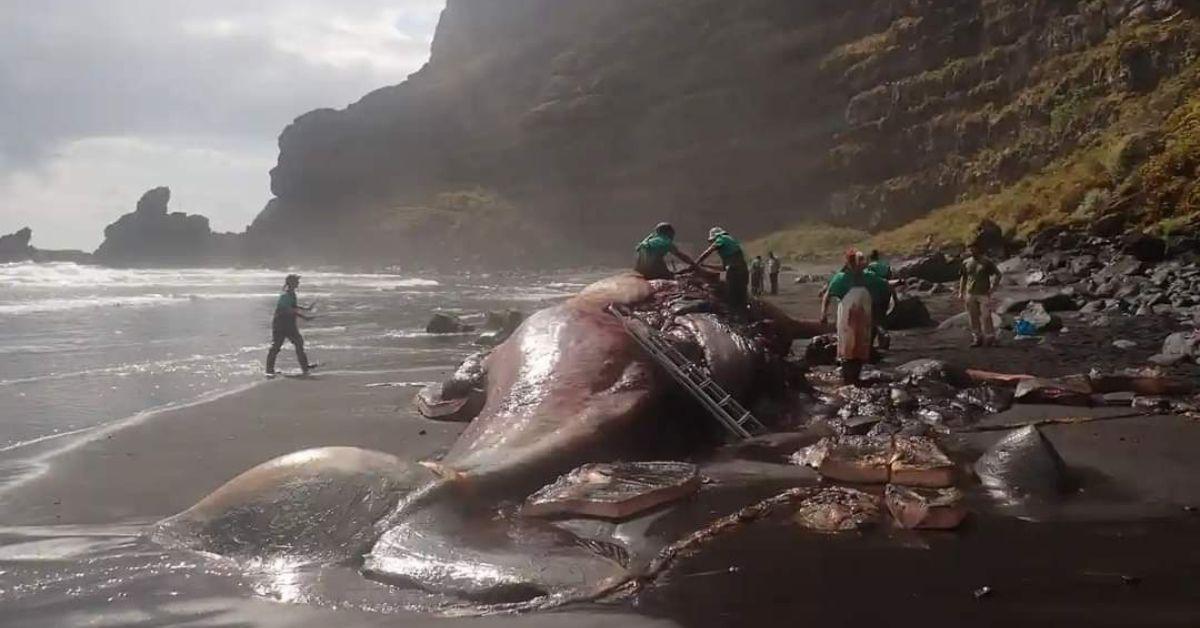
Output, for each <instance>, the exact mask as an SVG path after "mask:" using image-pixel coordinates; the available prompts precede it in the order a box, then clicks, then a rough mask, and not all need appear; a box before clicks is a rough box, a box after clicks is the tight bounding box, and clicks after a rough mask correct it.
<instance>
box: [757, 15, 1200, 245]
mask: <svg viewBox="0 0 1200 628" xmlns="http://www.w3.org/2000/svg"><path fill="white" fill-rule="evenodd" d="M1195 26H1196V23H1195V20H1194V19H1188V18H1187V16H1186V15H1184V14H1183V13H1182V12H1181V13H1178V14H1173V15H1172V16H1170V17H1169V18H1167V19H1164V20H1160V21H1154V22H1152V23H1147V24H1135V25H1129V26H1123V27H1121V28H1116V29H1113V30H1111V31H1110V32H1109V34H1108V36H1107V37H1106V38H1105V39H1104V40H1103V41H1102V42H1099V43H1098V44H1097V45H1094V46H1091V47H1087V48H1083V49H1081V50H1078V51H1075V52H1071V53H1069V54H1063V55H1060V56H1058V57H1054V58H1052V59H1049V60H1047V61H1045V62H1043V63H1042V64H1041V65H1040V66H1037V67H1035V68H1034V69H1033V70H1031V72H1030V74H1031V78H1030V79H1029V80H1028V81H1027V82H1026V83H1025V84H1024V86H1023V87H1022V89H1021V90H1019V91H1018V92H1016V93H1015V94H1014V95H1013V96H1012V97H1011V98H1008V99H1005V100H1004V101H995V102H987V101H984V104H983V105H982V106H980V107H978V108H975V109H973V110H972V109H971V108H969V107H964V106H963V105H962V104H960V105H957V107H958V108H957V110H955V111H950V112H941V113H938V114H937V115H931V114H932V113H936V109H935V110H928V106H927V105H926V110H922V111H920V112H919V114H920V115H913V112H912V110H910V111H907V112H903V115H907V116H908V120H910V121H911V122H913V123H914V124H916V125H917V127H914V128H918V127H919V129H920V132H921V133H923V134H931V133H934V129H935V128H937V125H938V124H941V121H944V120H946V119H948V118H953V117H957V118H958V119H959V120H960V122H959V123H958V125H957V126H953V125H951V126H950V127H947V128H950V129H951V130H954V131H956V132H958V133H959V134H960V135H959V139H958V140H956V141H955V142H952V143H951V144H949V145H948V146H951V147H952V148H948V149H947V150H946V152H945V154H944V155H942V156H941V157H939V159H942V160H943V161H942V162H941V163H939V164H938V165H937V166H936V167H935V168H934V169H933V170H932V171H934V172H936V173H937V177H940V178H939V179H938V180H939V181H944V180H946V178H947V177H950V178H952V179H953V180H956V181H959V182H965V183H964V184H961V185H958V184H956V185H957V189H958V192H957V193H956V196H955V197H954V198H951V199H949V200H948V201H947V202H944V203H939V202H937V199H938V195H937V194H919V193H917V192H915V191H914V190H920V189H922V188H921V186H922V185H925V184H926V183H927V182H926V181H924V180H923V179H921V175H920V174H919V173H918V174H915V175H914V174H904V175H901V176H899V177H896V178H894V179H891V180H889V181H887V182H886V183H885V184H884V185H882V186H881V189H883V190H884V191H885V192H886V193H884V192H880V193H874V192H872V193H870V194H867V193H863V192H862V190H861V189H860V190H859V192H860V193H861V194H860V195H859V196H857V197H855V199H856V202H863V203H866V205H865V206H864V207H862V208H860V210H859V211H857V212H855V213H854V214H853V216H854V217H855V218H857V220H856V221H854V222H849V223H847V224H851V225H852V226H866V225H867V224H868V223H869V221H868V220H864V219H863V217H864V216H888V215H894V214H895V212H894V211H893V210H894V207H892V206H891V205H890V204H889V201H891V200H894V199H902V200H904V201H906V202H908V201H912V200H914V199H922V198H924V199H926V203H927V204H925V205H924V206H923V207H918V208H917V209H918V210H919V211H915V212H912V208H906V209H905V210H904V211H905V212H911V213H915V217H914V218H913V219H911V220H908V221H906V222H905V223H904V224H902V225H900V226H893V227H891V228H884V229H881V230H879V231H877V232H875V233H874V234H873V235H871V236H869V237H867V236H866V235H864V237H862V238H861V239H860V240H859V241H858V242H857V244H859V245H860V246H862V247H866V248H879V249H881V250H887V251H891V252H905V251H910V250H915V249H918V248H919V247H920V246H921V244H922V243H923V242H924V241H925V239H926V238H927V237H928V236H933V238H934V240H935V241H938V242H962V241H964V240H965V239H966V238H968V237H969V236H970V234H971V233H972V231H973V230H974V229H975V227H976V226H977V225H978V224H979V222H980V221H981V220H983V219H990V220H994V221H995V222H997V223H998V224H1000V226H1001V227H1002V228H1004V229H1005V230H1006V231H1007V232H1009V233H1012V234H1014V235H1017V236H1019V237H1027V236H1029V235H1031V234H1033V233H1036V232H1037V231H1039V230H1042V229H1044V228H1046V227H1050V226H1054V225H1070V226H1074V227H1077V228H1083V229H1088V228H1092V227H1094V226H1095V225H1098V224H1103V225H1106V226H1107V228H1109V229H1113V228H1115V229H1118V230H1124V229H1140V230H1146V231H1150V232H1156V233H1160V234H1172V233H1179V232H1181V231H1185V230H1190V231H1194V230H1196V229H1198V228H1200V187H1198V186H1197V180H1198V178H1200V61H1198V60H1197V59H1198V58H1200V55H1198V54H1196V48H1197V41H1198V36H1197V32H1196V31H1197V29H1196V28H1195ZM895 38H896V35H895V34H894V33H893V34H890V35H888V36H887V37H885V38H883V39H875V40H867V41H864V42H863V43H862V44H861V45H859V46H858V47H851V48H848V49H843V50H840V51H839V52H838V54H839V55H841V56H849V57H850V58H851V60H852V61H853V60H858V61H856V62H857V63H862V62H863V61H861V58H871V55H878V54H880V53H879V52H878V50H879V42H880V41H885V42H886V41H893V40H895ZM867 44H871V45H867ZM963 63H964V62H963V61H962V60H954V61H950V62H949V63H948V64H947V65H946V66H944V67H941V68H935V69H932V70H929V71H927V72H925V73H924V74H921V75H917V76H916V77H915V78H912V79H908V81H909V82H910V83H920V84H923V85H925V84H928V85H935V86H940V85H942V83H943V82H944V80H945V79H944V78H937V79H936V80H934V79H932V78H929V76H930V74H931V73H932V74H937V75H943V74H945V73H947V72H952V73H959V72H962V71H963V70H962V65H963ZM903 89H905V88H904V87H902V86H901V87H897V88H896V90H897V91H896V94H895V95H894V96H893V98H895V99H899V100H900V101H904V99H905V98H906V97H905V96H904V95H903ZM943 96H944V94H941V93H939V92H938V91H937V90H936V89H934V90H933V91H932V92H930V96H929V97H930V98H933V99H939V98H942V97H943ZM926 102H927V103H928V102H931V101H926ZM888 115H890V116H893V117H900V116H901V115H902V113H897V112H894V111H892V112H891V113H889V114H888ZM965 121H977V122H972V123H971V124H966V123H965ZM1014 121H1015V122H1014ZM972 124H974V125H976V126H977V127H978V128H981V129H984V131H983V135H982V136H981V139H977V140H976V141H975V142H974V143H973V144H971V145H972V146H973V148H972V149H971V150H970V152H968V151H967V150H965V149H964V147H965V146H967V144H964V140H965V139H967V138H965V137H964V136H963V135H962V134H965V133H971V132H972V131H971V129H972V128H973V127H972V126H971V125H972ZM943 126H944V125H943ZM998 129H1003V131H998ZM975 132H976V133H979V132H980V131H978V129H976V131H975ZM854 136H855V134H853V133H852V134H849V135H848V137H854ZM898 137H900V136H898ZM907 137H910V138H911V137H913V134H912V133H909V135H908V136H907ZM998 138H1000V139H998ZM873 139H874V141H876V142H881V141H884V140H882V139H880V138H879V137H875V138H873ZM930 139H931V140H933V139H935V138H934V137H933V136H930ZM847 141H848V140H847ZM895 141H896V139H895V138H891V139H886V143H885V144H886V146H887V147H888V148H889V150H893V149H894V150H899V151H900V152H901V154H904V152H905V151H911V152H912V153H913V156H912V160H913V161H914V162H915V161H919V160H920V159H921V154H920V153H921V152H922V151H923V150H925V151H927V150H928V149H929V147H928V145H925V146H921V145H917V146H902V145H901V146H895V145H892V144H891V143H890V142H895ZM943 143H944V142H943ZM879 148H880V146H879V145H877V146H876V147H874V148H873V149H870V150H867V149H864V151H865V152H864V154H870V153H871V150H879ZM854 152H855V151H851V150H850V149H849V148H847V144H845V143H844V144H843V146H839V147H838V148H837V149H835V150H834V151H833V153H832V157H833V158H834V162H835V165H837V164H840V165H842V166H845V165H846V164H845V163H844V162H838V161H837V159H838V158H842V157H844V156H845V155H847V154H850V153H854ZM935 187H936V186H935ZM864 199H866V200H865V201H864ZM872 204H873V205H872ZM843 219H844V218H843ZM837 221H838V220H837V217H836V215H835V220H834V222H837ZM1114 225H1115V227H1114ZM831 229H832V228H814V227H813V226H812V225H811V224H804V225H801V226H798V227H796V228H793V229H789V230H785V231H783V232H780V233H778V234H775V235H772V236H769V237H768V238H764V239H763V240H762V242H771V243H778V244H779V245H783V246H785V247H786V248H785V250H786V251H787V253H788V254H789V255H790V256H792V257H810V256H829V255H833V254H836V253H838V252H840V250H841V249H843V248H844V246H845V245H846V244H847V242H846V240H847V239H849V238H848V236H844V233H845V232H838V231H833V233H839V234H840V235H842V236H843V237H829V238H826V237H821V236H820V234H822V233H829V232H830V231H831ZM801 234H805V235H803V236H801Z"/></svg>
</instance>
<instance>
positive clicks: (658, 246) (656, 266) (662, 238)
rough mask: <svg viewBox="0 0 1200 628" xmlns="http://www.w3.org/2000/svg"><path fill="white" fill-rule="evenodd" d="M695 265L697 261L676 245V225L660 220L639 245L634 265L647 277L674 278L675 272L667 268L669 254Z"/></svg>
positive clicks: (689, 264) (635, 268)
mask: <svg viewBox="0 0 1200 628" xmlns="http://www.w3.org/2000/svg"><path fill="white" fill-rule="evenodd" d="M668 253H670V254H671V255H674V256H675V257H677V258H679V260H680V261H682V262H683V263H685V264H687V265H688V266H693V265H694V264H695V262H693V261H692V258H690V257H688V256H687V255H685V254H684V253H683V252H682V251H680V250H679V248H678V247H676V246H675V227H673V226H671V223H669V222H660V223H658V224H657V225H655V227H654V231H653V232H651V233H650V235H648V236H646V238H645V239H644V240H642V241H641V242H640V243H638V245H637V261H636V262H635V263H634V265H633V269H634V270H636V271H637V272H638V273H639V274H641V275H642V276H643V277H645V278H646V279H673V278H674V277H675V274H674V273H672V272H671V269H669V268H667V254H668Z"/></svg>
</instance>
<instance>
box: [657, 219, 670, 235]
mask: <svg viewBox="0 0 1200 628" xmlns="http://www.w3.org/2000/svg"><path fill="white" fill-rule="evenodd" d="M654 233H657V234H658V235H665V236H673V235H675V227H673V226H671V223H669V222H660V223H658V224H657V225H654Z"/></svg>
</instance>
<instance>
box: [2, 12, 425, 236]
mask: <svg viewBox="0 0 1200 628" xmlns="http://www.w3.org/2000/svg"><path fill="white" fill-rule="evenodd" d="M442 6H444V0H339V1H334V0H324V1H318V0H256V1H255V2H246V1H245V0H237V1H234V0H206V1H205V2H192V1H188V0H38V1H36V2H35V1H32V0H30V1H13V2H5V3H0V232H7V231H11V230H13V229H16V228H18V227H20V226H22V225H23V224H29V225H30V226H31V227H33V228H34V236H35V241H36V242H38V243H39V245H40V246H44V247H51V246H74V247H84V248H93V247H94V246H96V245H97V244H98V243H99V241H100V238H101V235H102V234H101V230H102V229H103V226H104V225H105V224H107V223H108V222H111V221H112V220H113V219H115V218H116V217H117V216H118V215H119V214H120V213H122V212H125V211H130V210H131V209H132V207H133V204H134V202H135V201H136V200H137V197H138V196H139V195H140V194H141V192H142V191H144V190H145V189H146V188H149V187H153V186H155V185H168V186H171V187H172V190H173V191H175V197H174V199H173V205H175V204H176V203H175V202H174V201H175V200H176V199H177V200H179V201H183V200H184V199H185V198H187V199H190V201H191V203H192V204H190V205H189V206H188V207H186V208H182V207H177V209H187V210H188V211H191V212H198V213H204V214H207V215H210V216H211V217H212V218H213V222H214V226H220V227H222V228H226V229H237V230H240V229H241V228H242V227H244V226H245V224H246V223H247V222H248V221H249V220H250V219H251V218H253V216H254V214H255V213H256V212H257V211H258V210H259V209H261V207H262V202H263V201H264V200H265V199H266V197H267V195H268V179H267V170H268V169H269V167H270V165H271V164H272V163H273V161H274V157H275V142H276V138H277V137H278V134H279V132H280V131H281V130H282V129H283V127H284V126H286V125H287V124H288V123H289V122H290V121H291V120H292V119H294V118H295V117H296V116H298V115H300V114H302V113H304V112H306V111H308V110H310V109H314V108H318V107H341V106H345V105H346V104H349V103H350V102H353V101H355V100H357V99H358V98H359V97H361V96H362V95H364V94H365V93H367V92H369V91H371V90H373V89H376V88H378V87H381V86H384V85H391V84H395V83H399V82H400V81H402V80H403V79H404V78H405V77H406V76H407V75H408V74H409V73H411V72H413V71H415V70H416V69H418V68H419V67H420V66H421V65H422V64H423V63H424V62H425V60H426V59H427V58H428V54H429V47H430V43H431V39H432V36H433V30H434V28H435V26H436V22H437V17H438V14H439V12H440V10H441V8H442ZM206 151H207V152H206ZM184 164H186V165H187V166H188V167H186V168H185V167H182V166H183V165H184ZM252 170H253V171H254V172H255V173H256V174H255V175H254V176H251V175H250V173H251V171H252ZM114 171H119V173H120V174H119V175H117V174H114ZM135 175H136V176H135ZM187 190H194V192H192V193H188V192H186V191H187ZM118 201H119V202H118ZM206 203H212V204H213V206H205V204H206ZM113 204H115V206H114V205H113ZM64 225H67V226H66V227H64ZM68 227H69V228H68ZM89 230H90V231H89ZM56 231H61V235H60V234H59V233H56ZM87 233H91V234H92V235H90V236H89V235H86V234H87Z"/></svg>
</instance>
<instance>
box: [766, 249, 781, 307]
mask: <svg viewBox="0 0 1200 628" xmlns="http://www.w3.org/2000/svg"><path fill="white" fill-rule="evenodd" d="M779 270H780V264H779V258H778V257H775V251H767V278H768V279H770V280H771V296H775V295H777V294H779Z"/></svg>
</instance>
